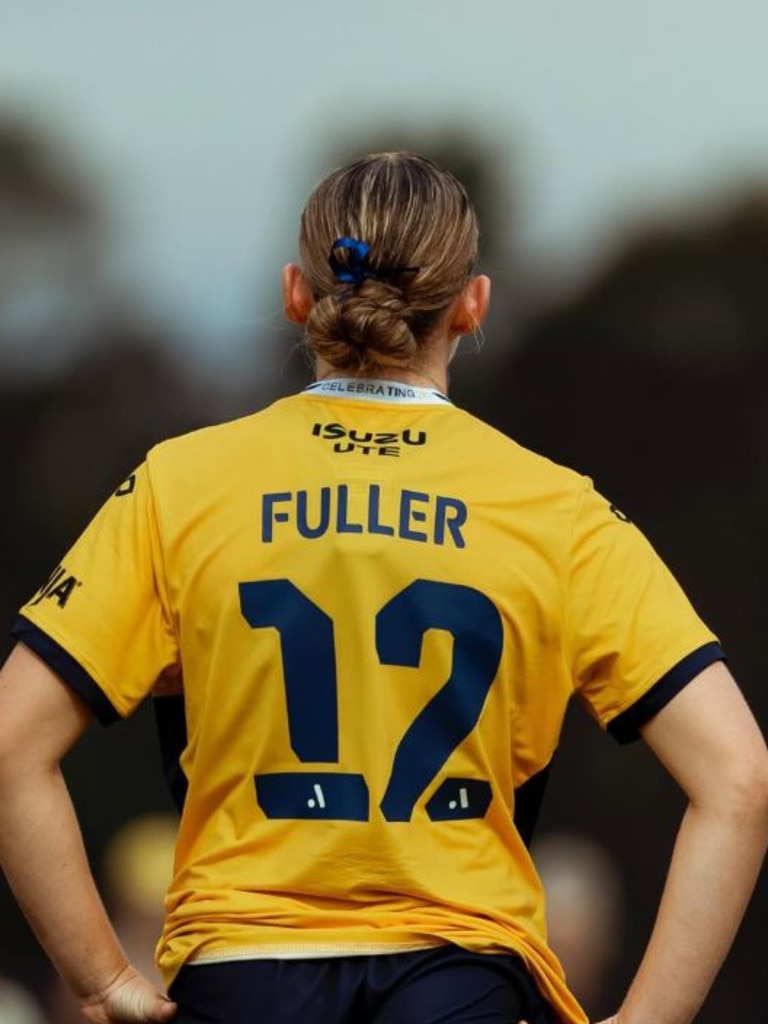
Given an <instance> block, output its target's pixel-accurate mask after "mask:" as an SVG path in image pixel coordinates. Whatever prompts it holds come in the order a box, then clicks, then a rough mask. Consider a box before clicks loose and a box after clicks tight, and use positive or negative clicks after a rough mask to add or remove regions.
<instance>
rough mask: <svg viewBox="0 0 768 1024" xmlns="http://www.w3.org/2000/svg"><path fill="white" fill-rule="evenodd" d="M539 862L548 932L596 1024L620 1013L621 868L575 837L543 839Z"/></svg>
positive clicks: (536, 847) (537, 849) (538, 845)
mask: <svg viewBox="0 0 768 1024" xmlns="http://www.w3.org/2000/svg"><path fill="white" fill-rule="evenodd" d="M533 858H534V861H535V863H536V868H537V870H538V872H539V875H540V877H541V880H542V882H543V884H544V891H545V892H546V894H547V928H548V931H549V942H550V945H551V947H552V949H553V950H554V951H555V953H556V954H557V956H558V957H559V958H560V962H561V963H562V965H563V968H564V970H565V975H566V978H567V979H568V985H569V987H570V989H571V991H572V992H573V993H574V995H575V996H576V998H577V999H578V1000H579V1002H580V1003H581V1004H582V1006H583V1007H584V1008H585V1010H586V1011H587V1013H588V1015H589V1016H590V1019H600V1018H602V1017H603V1016H605V1015H606V1014H608V1013H610V1012H612V1011H613V1010H614V1009H615V1006H614V1005H613V1003H614V999H615V996H614V993H613V991H612V985H611V984H610V983H609V982H610V976H611V971H612V968H613V967H614V965H615V964H616V963H617V962H618V961H619V959H620V957H621V955H622V952H623V950H622V935H623V923H624V898H623V893H622V885H621V879H620V876H619V871H618V868H617V866H616V864H615V862H614V861H613V859H612V858H611V856H610V855H609V854H608V853H607V851H606V850H604V849H603V848H602V847H601V846H598V845H597V843H595V842H593V841H592V840H591V839H587V838H586V837H584V836H581V835H577V834H576V833H572V832H563V833H558V832H551V833H548V834H546V835H543V836H542V838H541V839H540V840H538V842H536V843H535V845H534V848H533Z"/></svg>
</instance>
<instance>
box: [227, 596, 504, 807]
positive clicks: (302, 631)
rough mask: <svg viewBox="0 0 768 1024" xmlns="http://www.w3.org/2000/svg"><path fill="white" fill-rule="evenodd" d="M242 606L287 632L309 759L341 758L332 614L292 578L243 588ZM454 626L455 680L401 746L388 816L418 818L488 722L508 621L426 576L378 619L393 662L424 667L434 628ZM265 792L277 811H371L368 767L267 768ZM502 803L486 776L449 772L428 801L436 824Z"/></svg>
mask: <svg viewBox="0 0 768 1024" xmlns="http://www.w3.org/2000/svg"><path fill="white" fill-rule="evenodd" d="M240 608H241V611H242V614H243V616H244V618H245V620H246V622H247V623H248V625H249V626H251V628H252V629H264V628H269V627H272V628H274V629H277V631H278V634H279V637H280V648H281V654H282V662H283V676H284V679H285V695H286V705H287V711H288V731H289V736H290V742H291V748H292V750H293V751H294V753H295V754H296V756H297V757H298V759H299V761H301V762H303V763H306V762H313V763H318V762H320V763H327V764H338V760H339V736H338V732H339V726H338V706H337V681H336V655H335V644H334V628H333V621H332V620H331V618H330V617H329V616H328V615H326V613H325V612H324V611H323V610H322V609H321V608H319V607H318V606H317V605H316V604H315V603H314V601H312V600H310V598H308V597H307V596H306V594H304V593H302V591H301V590H299V589H298V587H296V586H295V585H294V584H293V583H291V582H290V580H286V579H280V580H261V581H256V582H249V583H241V584H240ZM428 629H441V630H446V631H447V632H448V633H450V634H451V636H452V637H453V662H452V665H451V673H450V675H449V677H448V680H447V681H446V683H445V684H444V685H443V686H442V688H441V689H440V690H439V691H438V692H437V693H436V694H435V695H434V697H432V699H431V700H430V701H429V702H428V703H427V704H426V705H425V707H424V708H422V710H421V711H420V712H419V714H418V715H417V716H416V718H415V719H414V720H413V722H412V723H411V725H410V726H409V728H408V729H407V730H406V732H405V735H404V736H403V738H402V739H401V740H400V743H399V744H398V747H397V751H396V752H395V758H394V762H393V765H392V772H391V774H390V776H389V781H388V783H387V787H386V790H385V792H384V796H383V798H382V800H381V803H380V805H379V806H380V809H381V812H382V814H383V815H384V817H385V819H386V820H387V821H410V820H411V817H412V815H413V812H414V809H415V807H416V803H417V801H418V800H419V798H420V797H421V796H422V794H423V793H424V791H425V790H426V789H427V787H428V786H429V785H430V783H431V782H432V781H433V779H434V778H435V777H436V776H437V774H438V773H439V772H440V770H441V769H442V767H443V765H444V764H445V762H446V761H447V760H448V758H449V756H450V755H451V753H452V752H453V751H454V750H455V749H456V747H458V746H459V744H460V743H461V742H462V741H463V740H464V739H465V738H466V737H467V736H468V735H469V733H470V732H471V731H472V730H473V729H474V727H475V726H476V725H477V721H478V719H479V718H480V713H481V712H482V709H483V705H484V704H485V700H486V697H487V696H488V691H489V690H490V688H491V684H492V683H493V680H494V679H495V677H496V673H497V671H498V667H499V661H500V659H501V651H502V646H503V640H504V637H503V629H502V624H501V617H500V615H499V612H498V610H497V608H496V606H495V605H494V604H493V603H492V602H491V601H490V600H489V599H488V598H487V597H486V596H485V595H484V594H481V593H480V592H479V591H478V590H474V589H473V588H472V587H465V586H460V585H458V584H453V583H440V582H435V581H432V580H415V581H414V582H413V583H411V584H410V585H409V586H407V587H406V588H405V589H404V590H401V591H400V593H399V594H396V595H395V597H393V598H392V599H391V600H390V601H388V602H387V604H385V605H384V607H383V608H382V609H381V610H380V611H379V613H378V614H377V616H376V652H377V654H378V657H379V662H380V663H381V664H382V665H399V666H402V667H408V668H418V667H419V664H420V662H421V650H422V642H423V639H424V634H425V633H426V631H427V630H428ZM255 783H256V795H257V799H258V801H259V804H260V806H261V808H262V810H263V811H264V814H265V815H266V816H267V817H268V818H301V819H313V818H319V819H323V820H336V821H367V820H368V819H369V816H370V814H369V793H368V785H367V783H366V781H365V779H364V777H363V776H362V775H356V774H353V773H347V772H339V771H328V772H318V771H300V772H279V773H272V774H259V775H257V776H256V778H255ZM490 802H491V787H490V785H489V783H488V782H487V781H485V780H483V779H472V778H446V779H445V780H444V781H443V782H442V783H441V785H440V786H439V787H438V789H437V790H436V791H435V793H434V794H433V796H432V797H431V799H430V800H429V801H428V802H427V804H426V811H427V814H428V816H429V817H430V819H431V820H432V821H450V820H461V819H467V818H482V817H484V815H485V813H486V811H487V810H488V807H489V805H490Z"/></svg>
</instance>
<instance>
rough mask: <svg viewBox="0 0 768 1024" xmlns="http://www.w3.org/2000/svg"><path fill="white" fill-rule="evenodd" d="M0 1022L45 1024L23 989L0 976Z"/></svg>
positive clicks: (4, 1023)
mask: <svg viewBox="0 0 768 1024" xmlns="http://www.w3.org/2000/svg"><path fill="white" fill-rule="evenodd" d="M0 1021H1V1022H2V1024H45V1017H43V1014H42V1011H41V1010H40V1008H39V1006H38V1005H37V1003H36V1002H35V1001H34V999H33V998H32V996H30V995H29V994H28V993H27V991H26V990H25V989H23V988H22V987H21V986H20V985H17V984H16V983H15V982H13V981H11V980H10V979H9V978H3V977H1V976H0Z"/></svg>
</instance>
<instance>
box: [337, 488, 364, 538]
mask: <svg viewBox="0 0 768 1024" xmlns="http://www.w3.org/2000/svg"><path fill="white" fill-rule="evenodd" d="M348 515H349V487H348V486H347V484H339V504H338V507H337V509H336V532H337V533H362V532H363V526H362V523H350V521H349V519H348Z"/></svg>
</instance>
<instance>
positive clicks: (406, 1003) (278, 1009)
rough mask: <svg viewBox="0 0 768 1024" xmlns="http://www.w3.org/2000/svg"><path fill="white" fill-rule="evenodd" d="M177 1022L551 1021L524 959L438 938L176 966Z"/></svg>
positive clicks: (456, 1023)
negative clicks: (411, 947)
mask: <svg viewBox="0 0 768 1024" xmlns="http://www.w3.org/2000/svg"><path fill="white" fill-rule="evenodd" d="M170 995H171V998H172V999H174V1000H175V1001H176V1002H177V1003H178V1004H179V1012H178V1015H177V1016H176V1018H175V1020H174V1024H518V1021H520V1020H526V1021H528V1024H556V1019H557V1018H556V1017H555V1015H554V1013H553V1012H552V1010H551V1008H550V1007H549V1004H548V1003H546V1002H545V1001H544V999H543V998H542V997H541V995H540V994H539V991H538V989H537V988H536V986H535V984H534V983H533V980H532V979H531V977H530V975H529V974H528V972H527V971H526V969H525V966H524V965H523V963H522V961H521V960H520V959H519V958H518V957H516V956H512V955H497V954H493V955H491V954H481V953H470V952H467V951H466V950H463V949H460V948H459V947H458V946H438V947H435V948H434V949H426V950H419V951H417V952H414V953H390V954H387V955H385V956H345V957H329V958H326V959H317V960H315V959H313V960H236V961H230V962H227V963H219V964H194V965H190V966H186V967H183V968H182V969H181V971H180V972H179V975H178V977H177V978H176V980H175V981H174V983H173V984H172V985H171V989H170Z"/></svg>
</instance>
